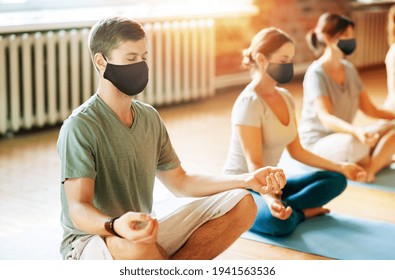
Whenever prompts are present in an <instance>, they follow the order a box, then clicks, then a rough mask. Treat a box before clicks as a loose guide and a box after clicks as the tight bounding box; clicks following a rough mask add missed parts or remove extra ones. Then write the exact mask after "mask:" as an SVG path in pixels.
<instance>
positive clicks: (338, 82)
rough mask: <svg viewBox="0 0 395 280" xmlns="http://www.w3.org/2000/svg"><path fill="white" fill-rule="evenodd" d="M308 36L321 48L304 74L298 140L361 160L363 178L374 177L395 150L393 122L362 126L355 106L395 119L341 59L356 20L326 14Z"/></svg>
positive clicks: (331, 155) (337, 156)
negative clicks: (364, 175) (379, 105)
mask: <svg viewBox="0 0 395 280" xmlns="http://www.w3.org/2000/svg"><path fill="white" fill-rule="evenodd" d="M307 41H308V42H310V47H311V49H312V50H313V51H314V52H315V53H316V54H320V53H321V51H322V50H323V53H322V55H321V56H320V57H319V59H317V60H316V61H314V62H313V63H312V64H311V65H310V66H309V68H308V69H307V71H306V74H305V76H304V81H303V111H302V117H301V120H300V124H299V134H300V137H301V142H302V145H303V146H304V147H305V148H307V149H309V150H310V151H312V152H314V153H316V154H319V155H321V156H322V157H325V158H327V159H331V160H337V161H347V162H355V163H358V164H360V165H362V166H363V167H364V168H365V169H366V171H367V181H368V182H373V181H374V180H375V175H376V173H377V172H378V171H380V170H381V169H382V168H384V167H386V166H388V165H389V164H390V162H391V158H392V155H393V154H394V152H395V130H394V123H395V122H394V121H392V122H391V121H380V122H377V123H375V124H373V125H370V126H367V127H361V126H356V125H354V124H353V121H354V118H355V115H356V113H357V111H358V110H361V111H362V112H363V113H364V114H366V115H367V116H369V117H372V118H378V119H386V120H393V119H395V113H394V112H390V111H386V110H384V109H380V108H378V107H376V106H375V105H374V104H373V103H372V101H371V100H370V98H369V96H368V94H367V93H366V91H365V89H364V88H363V84H362V81H361V79H360V77H359V74H358V71H357V69H356V68H355V67H354V65H353V64H352V63H351V62H349V61H347V60H346V59H344V56H345V55H349V54H351V53H352V52H353V50H354V49H355V47H356V41H355V38H354V23H353V21H352V20H351V19H349V18H347V17H345V16H342V15H338V14H332V13H325V14H323V15H322V16H321V17H320V18H319V20H318V23H317V26H316V27H315V29H314V31H311V32H309V34H308V36H307Z"/></svg>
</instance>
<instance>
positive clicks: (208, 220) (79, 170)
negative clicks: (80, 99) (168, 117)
mask: <svg viewBox="0 0 395 280" xmlns="http://www.w3.org/2000/svg"><path fill="white" fill-rule="evenodd" d="M144 38H145V32H144V30H143V29H142V28H141V26H140V25H139V24H138V23H136V22H134V21H132V20H129V19H125V18H107V19H104V20H102V21H100V22H98V23H97V24H96V25H95V26H94V27H93V28H92V30H91V32H90V36H89V46H90V51H91V55H92V59H93V62H94V65H95V67H96V68H97V70H98V73H99V87H98V90H97V92H96V94H94V95H93V96H92V97H91V98H90V99H89V100H88V101H86V102H85V103H84V104H82V105H81V106H80V107H79V108H77V109H76V110H74V112H73V114H72V115H71V116H70V117H69V118H68V119H67V120H66V121H65V122H64V124H63V126H62V128H61V131H60V134H59V139H58V152H59V155H60V159H61V200H62V201H61V202H62V218H61V223H62V226H63V229H64V238H63V242H62V244H61V253H62V255H63V258H64V259H169V258H170V259H211V258H214V257H216V256H217V255H218V254H220V253H221V252H222V251H224V250H225V249H226V248H227V247H228V246H230V245H231V244H232V243H233V242H234V241H235V240H236V239H237V238H238V237H239V236H240V235H241V234H242V233H243V232H244V231H246V230H248V229H249V227H250V226H251V224H252V222H253V221H254V218H255V215H256V206H255V204H254V201H253V199H252V197H251V195H250V194H249V193H248V192H247V191H246V189H253V190H255V191H256V192H259V193H263V194H265V193H270V192H275V191H278V190H280V189H281V188H282V187H283V186H284V184H285V176H284V174H283V173H282V170H281V169H279V168H271V167H267V168H262V169H259V170H257V171H255V172H253V173H251V174H243V175H240V176H232V177H209V176H199V175H190V174H187V172H186V171H185V170H184V169H183V168H182V167H181V165H180V161H179V159H178V157H177V155H176V153H175V151H174V150H173V147H172V145H171V142H170V139H169V136H168V133H167V130H166V128H165V126H164V125H163V123H162V121H161V118H160V116H159V114H158V112H157V111H156V110H155V109H154V108H153V107H151V106H149V105H147V104H144V103H142V102H139V101H136V100H134V99H133V95H136V94H138V93H140V92H142V91H143V90H144V88H145V87H146V85H147V83H148V66H147V63H146V59H147V55H148V53H147V47H146V43H145V40H144ZM155 176H157V177H158V178H159V179H160V180H161V181H162V182H163V183H164V184H165V185H166V187H168V188H169V189H170V190H171V191H172V192H173V193H175V194H177V195H182V196H191V197H204V198H202V199H199V200H195V201H194V202H192V203H190V204H187V205H185V206H183V207H182V208H180V209H179V210H177V211H176V212H175V213H173V214H170V215H168V216H166V217H165V218H163V219H161V220H159V221H158V220H157V219H155V218H154V217H153V216H152V206H153V187H154V180H155ZM229 229H230V230H229ZM203 248H204V250H202V249H203Z"/></svg>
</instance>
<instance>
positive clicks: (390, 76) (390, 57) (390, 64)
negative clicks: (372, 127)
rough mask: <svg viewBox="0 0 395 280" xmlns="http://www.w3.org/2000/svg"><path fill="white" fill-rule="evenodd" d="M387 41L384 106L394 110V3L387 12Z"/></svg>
mask: <svg viewBox="0 0 395 280" xmlns="http://www.w3.org/2000/svg"><path fill="white" fill-rule="evenodd" d="M388 43H389V44H390V48H389V50H388V52H387V55H386V57H385V66H386V69H387V86H388V96H387V100H386V101H385V103H384V108H385V109H388V110H392V111H395V5H393V6H392V7H391V8H390V10H389V12H388Z"/></svg>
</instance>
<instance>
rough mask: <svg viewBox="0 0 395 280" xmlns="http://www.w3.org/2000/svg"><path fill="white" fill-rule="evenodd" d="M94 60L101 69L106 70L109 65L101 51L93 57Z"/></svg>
mask: <svg viewBox="0 0 395 280" xmlns="http://www.w3.org/2000/svg"><path fill="white" fill-rule="evenodd" d="M93 61H94V62H95V66H96V68H97V69H99V70H100V71H104V70H105V69H106V66H107V61H106V60H105V59H104V57H103V55H102V54H101V53H96V54H95V56H94V57H93Z"/></svg>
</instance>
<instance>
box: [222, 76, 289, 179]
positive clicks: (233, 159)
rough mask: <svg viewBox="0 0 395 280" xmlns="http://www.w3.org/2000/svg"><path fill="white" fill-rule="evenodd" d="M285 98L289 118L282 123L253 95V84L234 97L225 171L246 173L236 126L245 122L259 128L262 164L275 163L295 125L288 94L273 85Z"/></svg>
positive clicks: (245, 163) (244, 159) (246, 167)
mask: <svg viewBox="0 0 395 280" xmlns="http://www.w3.org/2000/svg"><path fill="white" fill-rule="evenodd" d="M276 89H277V92H278V93H279V94H280V95H281V96H282V98H283V99H284V101H285V103H286V105H287V108H288V112H289V115H290V120H289V123H288V125H284V124H282V123H281V122H280V120H279V119H278V118H277V117H276V115H275V114H274V113H273V111H272V110H271V109H270V107H269V105H267V103H266V102H265V101H264V100H263V99H262V98H259V96H258V95H257V94H256V92H255V90H254V85H253V84H252V83H251V84H249V85H248V86H247V87H246V88H245V89H244V90H243V92H242V93H241V94H240V95H239V97H238V98H237V100H236V102H235V104H234V106H233V110H232V136H231V137H232V138H231V142H230V148H229V152H228V157H227V161H226V163H225V173H228V174H241V173H246V172H248V166H247V160H246V158H245V156H244V153H243V149H242V146H241V142H240V137H239V133H238V132H237V130H236V126H238V125H245V126H253V127H259V128H261V129H262V138H263V139H262V143H263V146H262V159H263V165H264V166H277V164H278V162H279V160H280V157H281V155H282V153H283V151H284V148H285V147H286V146H287V145H288V144H290V143H291V142H292V141H293V140H295V138H296V136H297V127H296V120H295V105H294V102H293V99H292V96H291V94H290V93H289V92H288V91H287V90H285V89H283V88H276Z"/></svg>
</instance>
